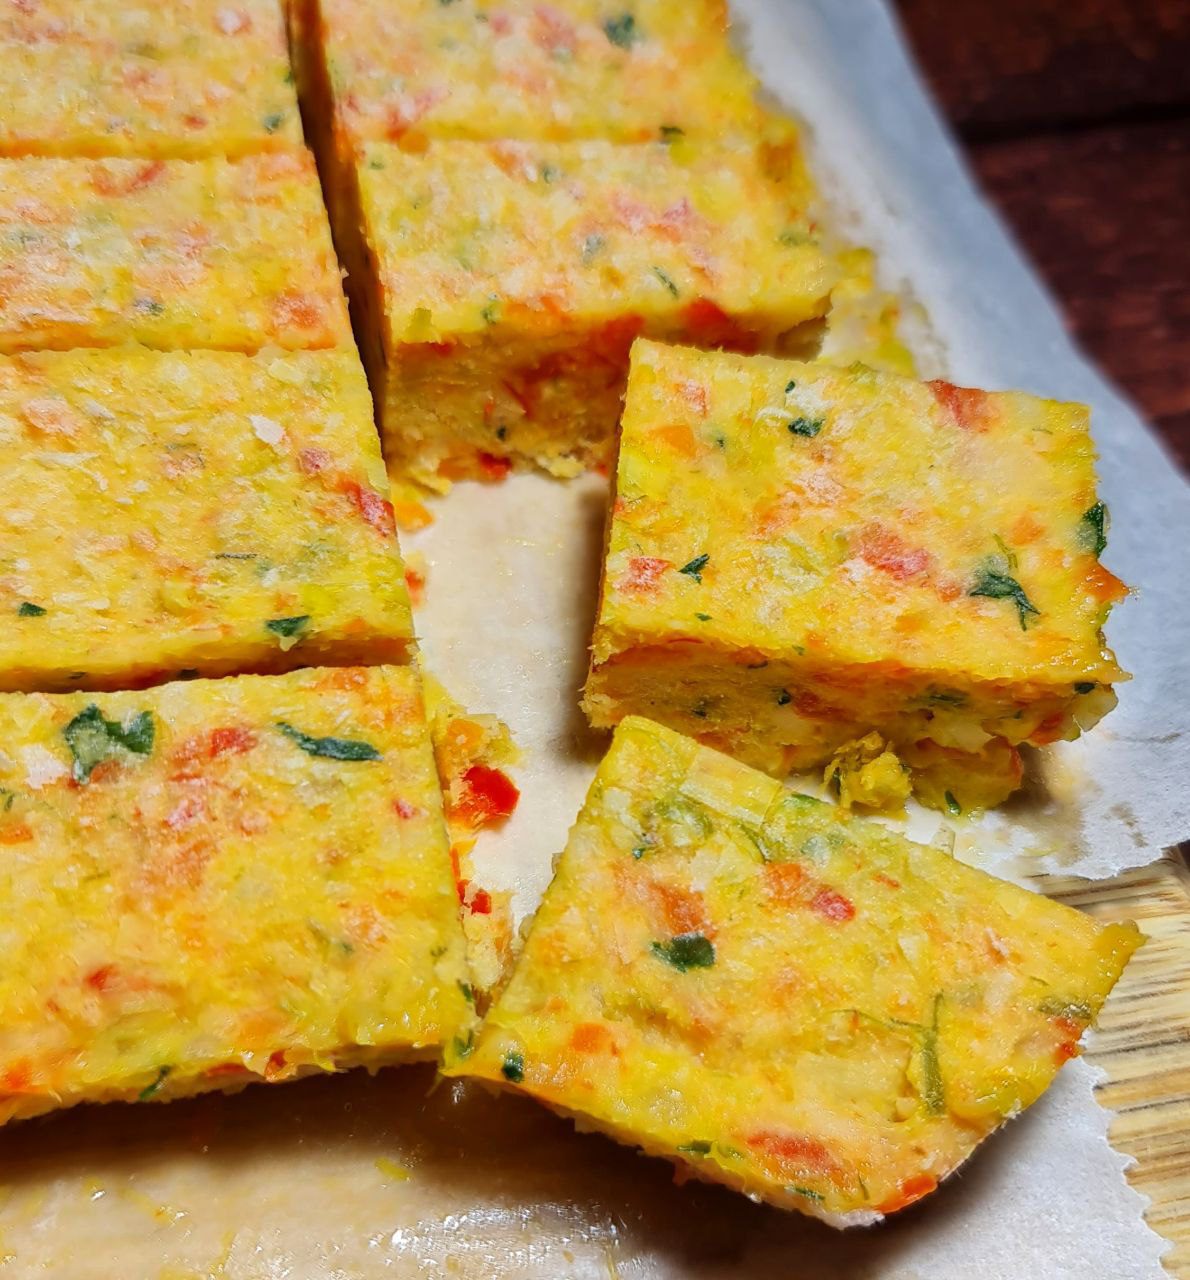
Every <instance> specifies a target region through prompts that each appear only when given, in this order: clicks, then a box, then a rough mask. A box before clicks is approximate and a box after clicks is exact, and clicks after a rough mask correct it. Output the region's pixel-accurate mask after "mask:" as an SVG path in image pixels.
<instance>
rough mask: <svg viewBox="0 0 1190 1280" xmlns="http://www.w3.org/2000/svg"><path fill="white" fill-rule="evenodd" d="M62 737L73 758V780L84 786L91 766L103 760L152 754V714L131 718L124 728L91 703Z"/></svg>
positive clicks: (145, 712)
mask: <svg viewBox="0 0 1190 1280" xmlns="http://www.w3.org/2000/svg"><path fill="white" fill-rule="evenodd" d="M62 736H63V737H64V738H65V739H66V745H67V746H68V747H69V748H70V754H71V755H72V756H73V757H74V766H73V769H72V773H73V775H74V780H75V781H76V782H83V783H85V782H87V781H89V780H90V777H91V773H92V771H93V770H94V768H95V766H96V765H97V764H101V763H102V762H103V761H104V760H111V759H114V758H116V757H118V756H119V755H120V754H121V753H122V752H125V751H128V752H131V753H132V754H133V755H137V756H147V755H148V754H149V752H150V751H152V750H153V738H154V736H155V726H154V724H153V713H152V712H151V711H142V712H141V713H140V714H139V715H137V716H133V718H132V719H131V720H130V721H129V722H128V726H127V728H125V726H124V725H122V724H120V722H119V721H118V720H108V719H107V718H106V717H105V716H104V715H103V712H101V711H100V710H99V708H98V707H97V706H96V705H95V704H94V703H91V705H90V706H89V707H86V708H84V710H82V711H80V712H79V713H78V715H77V716H75V718H74V719H73V720H72V721H71V722H70V723H69V724H68V725H67V726H66V728H65V729H63V730H62Z"/></svg>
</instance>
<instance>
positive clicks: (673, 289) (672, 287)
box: [653, 267, 678, 298]
mask: <svg viewBox="0 0 1190 1280" xmlns="http://www.w3.org/2000/svg"><path fill="white" fill-rule="evenodd" d="M653 274H654V275H655V276H656V277H657V279H658V280H660V281H661V283H662V284H663V285H665V287H666V288H667V289H668V290H669V291H670V293H671V294H672V295H673V296H674V297H675V298H676V297H678V286H677V285H676V284H674V282H673V280H672V279H671V278H670V277H669V276H668V275H666V273H665V272H664V271H662V270H661V268H660V267H654V268H653Z"/></svg>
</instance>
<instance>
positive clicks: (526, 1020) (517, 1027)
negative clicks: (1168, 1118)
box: [446, 717, 1141, 1226]
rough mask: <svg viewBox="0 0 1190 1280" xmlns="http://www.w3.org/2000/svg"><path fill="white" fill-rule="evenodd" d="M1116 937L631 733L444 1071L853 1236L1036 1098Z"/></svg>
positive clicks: (1111, 929)
mask: <svg viewBox="0 0 1190 1280" xmlns="http://www.w3.org/2000/svg"><path fill="white" fill-rule="evenodd" d="M1140 941H1141V935H1140V934H1139V932H1138V931H1137V930H1136V928H1135V926H1133V925H1131V924H1128V925H1119V924H1112V925H1101V924H1098V923H1096V922H1095V921H1094V920H1092V919H1090V918H1089V917H1086V916H1083V915H1081V914H1079V913H1078V912H1076V911H1074V910H1072V909H1071V908H1069V907H1064V906H1061V905H1059V904H1057V903H1054V902H1051V901H1050V900H1049V899H1047V898H1044V897H1042V896H1041V895H1040V894H1034V893H1030V892H1028V891H1027V890H1025V889H1020V888H1017V887H1016V886H1015V885H1012V884H1008V883H1006V882H1004V881H1000V880H997V879H994V878H993V877H992V876H989V875H986V874H984V873H983V872H981V871H978V870H975V869H974V868H972V867H969V866H966V865H964V864H963V863H960V862H957V861H956V860H955V859H953V858H952V857H950V856H949V855H948V854H946V853H943V852H942V851H941V850H939V849H936V848H925V847H922V846H920V845H916V844H913V843H911V842H910V841H908V840H906V839H904V838H903V837H901V836H899V835H897V834H895V833H893V832H891V831H889V830H888V829H887V828H885V827H883V826H881V825H879V824H877V823H873V822H865V821H861V820H859V819H851V818H848V817H847V815H845V814H844V813H843V812H842V810H840V809H839V808H838V807H837V806H835V805H828V804H824V803H823V802H821V801H818V800H813V799H810V798H809V797H806V796H800V795H797V794H795V793H793V792H790V791H787V790H785V789H784V788H783V787H782V786H781V785H780V784H779V783H777V782H775V781H774V780H773V779H771V778H769V777H767V776H766V775H764V774H761V773H757V772H756V771H754V770H752V769H750V768H748V767H747V766H745V765H742V764H740V763H738V762H737V761H735V760H732V759H730V758H728V757H727V756H722V755H720V754H718V753H717V752H713V751H710V750H708V749H707V748H704V747H700V746H698V744H697V743H695V742H694V741H693V740H692V739H690V738H686V737H683V736H680V735H678V734H675V733H673V732H671V731H670V730H668V729H664V728H662V727H661V726H659V725H657V724H654V723H652V722H650V721H647V720H643V719H640V718H639V717H631V718H629V719H628V720H625V721H624V722H623V724H622V725H621V726H620V727H619V728H618V729H617V731H616V736H615V739H614V740H613V743H612V747H611V750H610V752H609V753H608V755H607V757H606V758H605V759H604V761H603V763H602V765H601V766H600V768H599V772H598V774H597V775H596V778H595V781H594V783H593V785H592V788H591V791H590V793H589V795H588V797H587V801H586V804H585V805H584V807H583V810H582V812H581V813H580V815H579V818H578V821H577V823H576V824H575V826H574V828H573V830H572V831H571V834H570V839H569V842H568V844H567V847H566V851H565V852H564V853H563V855H562V857H561V860H560V861H559V863H558V865H557V869H556V873H555V876H554V880H553V882H552V884H551V885H550V887H549V889H548V890H547V892H546V895H545V899H544V901H543V902H542V905H541V906H540V908H539V909H538V911H537V914H536V916H535V917H534V920H533V924H532V927H531V929H530V932H529V933H528V936H527V938H526V941H525V946H524V951H523V953H522V955H521V957H520V959H519V960H518V961H517V964H516V967H515V969H514V970H513V973H512V975H511V977H510V979H509V981H508V984H507V986H506V987H505V988H504V990H503V992H502V993H501V994H500V995H499V997H498V999H497V1001H496V1003H495V1004H494V1006H493V1007H492V1009H491V1010H490V1012H489V1014H488V1016H487V1018H486V1020H485V1022H484V1024H483V1026H482V1027H481V1029H480V1031H479V1033H478V1036H477V1038H476V1039H474V1040H473V1041H468V1040H466V1038H464V1039H463V1040H461V1041H458V1042H456V1043H455V1045H454V1047H453V1049H452V1050H450V1051H448V1054H447V1060H446V1069H447V1072H448V1074H452V1075H463V1076H474V1077H478V1078H480V1079H483V1080H486V1081H491V1082H494V1083H495V1084H497V1085H499V1086H502V1087H513V1088H516V1089H518V1090H521V1091H523V1092H525V1093H528V1094H531V1095H532V1096H533V1097H535V1098H538V1099H539V1100H541V1101H542V1102H544V1103H546V1104H547V1105H549V1106H550V1107H553V1108H554V1109H556V1110H558V1111H561V1112H563V1113H564V1114H569V1115H572V1116H574V1117H576V1118H577V1119H578V1121H579V1123H580V1125H582V1126H584V1127H593V1128H596V1129H599V1130H602V1131H604V1132H606V1133H608V1134H610V1135H611V1136H612V1137H615V1138H618V1139H619V1140H620V1141H622V1142H626V1143H629V1144H631V1145H633V1146H637V1147H641V1148H643V1149H644V1151H645V1152H647V1153H649V1154H651V1155H657V1156H663V1157H666V1158H668V1159H670V1160H673V1161H674V1162H675V1163H676V1164H678V1165H679V1166H681V1167H683V1168H684V1169H685V1170H686V1171H687V1172H689V1173H692V1174H693V1175H694V1176H696V1177H699V1178H704V1179H706V1180H707V1181H711V1182H721V1183H725V1184H726V1185H727V1186H729V1187H733V1188H734V1189H736V1190H738V1191H742V1192H745V1193H746V1194H748V1195H750V1196H752V1197H754V1198H757V1199H763V1200H767V1201H769V1202H771V1203H772V1204H775V1205H778V1206H780V1207H782V1208H786V1209H797V1210H800V1211H802V1212H803V1213H808V1214H812V1215H814V1216H816V1217H819V1218H823V1219H825V1220H826V1221H827V1222H829V1223H831V1224H832V1225H834V1226H849V1225H855V1224H862V1223H869V1222H873V1221H876V1220H877V1219H879V1218H880V1217H881V1216H882V1215H884V1214H889V1213H893V1212H895V1211H897V1210H899V1209H901V1208H904V1207H905V1206H906V1205H908V1204H910V1203H912V1202H913V1201H915V1200H918V1199H920V1198H921V1197H922V1196H924V1195H926V1194H927V1193H929V1192H930V1191H932V1190H933V1189H934V1188H935V1187H936V1186H937V1185H938V1183H940V1182H941V1181H942V1180H943V1179H944V1178H945V1177H947V1176H948V1175H949V1174H950V1173H952V1172H953V1171H954V1170H955V1169H956V1168H958V1166H960V1165H961V1164H962V1163H963V1161H965V1160H966V1159H967V1157H968V1156H970V1155H971V1153H972V1151H973V1150H974V1149H975V1147H976V1146H977V1145H978V1144H979V1143H980V1142H981V1141H982V1140H983V1139H984V1138H985V1137H987V1136H988V1135H989V1134H990V1133H992V1132H993V1131H994V1130H995V1129H997V1128H998V1127H999V1126H1000V1125H1001V1124H1002V1123H1003V1122H1004V1121H1005V1120H1007V1119H1009V1118H1010V1117H1012V1116H1015V1115H1017V1114H1018V1113H1019V1112H1021V1111H1022V1110H1023V1109H1024V1108H1025V1107H1027V1106H1029V1105H1030V1103H1032V1102H1033V1101H1035V1100H1036V1098H1037V1097H1038V1096H1039V1095H1040V1094H1041V1093H1042V1092H1043V1091H1044V1090H1045V1088H1046V1087H1047V1086H1048V1085H1049V1083H1050V1082H1051V1081H1052V1080H1053V1078H1054V1076H1055V1074H1056V1073H1057V1071H1058V1069H1059V1068H1060V1067H1061V1065H1062V1063H1063V1062H1065V1061H1066V1059H1068V1058H1070V1057H1072V1056H1074V1055H1075V1054H1077V1053H1078V1051H1079V1038H1080V1036H1081V1035H1082V1033H1083V1031H1084V1029H1085V1028H1086V1027H1087V1026H1088V1024H1089V1023H1090V1022H1091V1021H1092V1020H1093V1019H1094V1017H1095V1016H1096V1014H1097V1013H1098V1011H1099V1008H1100V1006H1101V1005H1102V1003H1103V1001H1104V1000H1105V998H1106V997H1107V994H1108V992H1109V991H1110V990H1111V988H1112V986H1113V985H1114V983H1115V982H1116V979H1117V978H1118V977H1119V975H1120V972H1121V971H1122V969H1123V968H1124V965H1125V964H1126V963H1127V960H1128V957H1129V956H1130V955H1131V954H1132V952H1133V951H1134V950H1135V948H1136V947H1137V946H1138V945H1139V944H1140Z"/></svg>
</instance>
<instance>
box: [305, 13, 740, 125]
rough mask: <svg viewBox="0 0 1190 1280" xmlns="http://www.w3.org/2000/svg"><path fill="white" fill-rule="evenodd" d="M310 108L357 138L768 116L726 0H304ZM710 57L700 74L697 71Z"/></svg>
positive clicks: (726, 120)
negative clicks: (494, 0)
mask: <svg viewBox="0 0 1190 1280" xmlns="http://www.w3.org/2000/svg"><path fill="white" fill-rule="evenodd" d="M294 9H295V21H294V23H293V28H294V31H295V35H296V40H295V52H296V58H297V62H298V66H299V73H300V76H301V79H302V81H303V85H302V91H303V97H305V98H306V99H307V101H309V102H310V103H311V110H310V113H309V114H310V116H311V118H312V119H315V120H316V121H317V120H321V121H324V122H327V123H328V124H329V123H330V122H331V121H333V128H334V131H335V132H336V133H337V134H338V136H339V137H340V139H342V140H343V141H344V142H345V143H346V144H347V145H348V146H355V145H357V144H359V143H364V142H376V141H381V140H389V141H402V142H404V143H405V144H406V145H410V146H419V145H421V144H422V143H423V142H424V141H425V139H426V138H475V139H481V140H492V139H503V138H520V139H526V140H530V139H534V140H540V141H544V140H551V139H552V140H555V141H565V140H572V139H577V138H606V139H610V140H612V141H616V142H641V141H646V140H650V139H654V138H657V137H658V136H659V135H660V133H661V131H662V130H663V129H666V130H669V131H671V132H672V133H679V132H680V133H684V134H689V135H695V134H697V135H700V136H705V137H717V136H719V135H721V134H722V133H724V132H725V131H742V130H744V129H746V128H749V127H751V125H752V124H753V122H754V120H755V118H756V106H755V104H754V101H753V93H754V91H755V88H756V81H755V79H754V78H753V76H752V74H751V73H750V72H749V71H748V69H747V67H746V65H745V64H744V62H743V60H742V59H741V58H740V57H739V56H738V55H737V54H736V52H735V51H734V50H733V49H732V47H731V44H730V41H729V39H728V10H727V5H726V3H725V0H622V2H620V3H616V0H567V2H566V3H565V4H560V5H559V4H553V5H550V4H540V3H538V2H537V0H511V2H507V3H501V4H499V5H490V4H488V3H486V0H452V2H451V3H449V4H443V3H441V0H295V3H294ZM695 68H697V74H692V72H693V70H694V69H695Z"/></svg>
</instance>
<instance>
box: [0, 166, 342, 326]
mask: <svg viewBox="0 0 1190 1280" xmlns="http://www.w3.org/2000/svg"><path fill="white" fill-rule="evenodd" d="M128 342H139V343H143V344H144V345H145V346H149V347H157V348H162V349H177V350H189V349H193V348H197V347H211V348H219V349H223V350H233V351H256V350H259V349H260V348H261V347H266V346H280V347H338V346H350V345H351V329H350V325H349V324H348V320H347V303H346V300H345V299H344V297H343V288H342V284H341V279H340V272H339V264H338V262H337V261H336V259H335V252H334V247H333V245H332V243H331V234H330V225H329V223H328V221H327V215H326V210H325V209H324V207H323V204H322V195H321V192H320V189H319V185H318V174H317V172H316V171H315V168H314V161H313V159H312V158H311V157H310V155H309V153H307V152H304V151H302V152H291V153H286V154H283V155H267V156H250V157H248V158H246V159H243V160H239V161H237V162H235V163H230V162H228V161H226V160H219V159H214V160H202V161H188V160H165V161H163V160H57V159H51V160H41V159H27V160H3V161H0V351H23V350H41V349H46V348H56V349H63V348H68V347H107V346H113V345H117V344H119V343H128Z"/></svg>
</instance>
